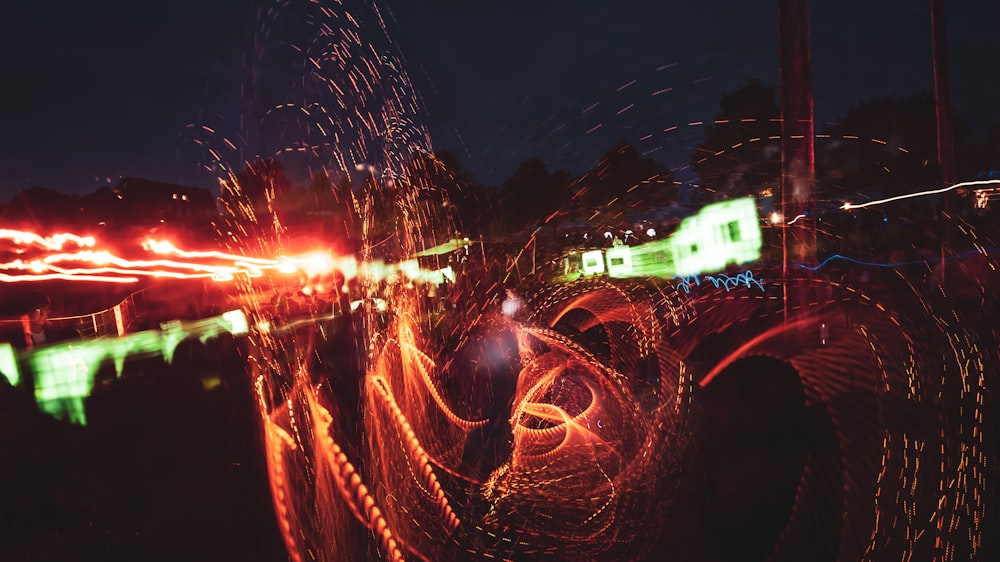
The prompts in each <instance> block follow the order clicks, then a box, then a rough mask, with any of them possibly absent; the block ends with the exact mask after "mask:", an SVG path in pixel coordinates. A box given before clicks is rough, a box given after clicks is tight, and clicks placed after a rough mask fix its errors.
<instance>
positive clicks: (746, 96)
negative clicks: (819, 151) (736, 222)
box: [691, 80, 781, 199]
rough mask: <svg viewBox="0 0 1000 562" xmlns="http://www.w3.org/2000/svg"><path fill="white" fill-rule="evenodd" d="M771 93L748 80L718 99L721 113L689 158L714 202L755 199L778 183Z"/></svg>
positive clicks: (778, 126)
mask: <svg viewBox="0 0 1000 562" xmlns="http://www.w3.org/2000/svg"><path fill="white" fill-rule="evenodd" d="M775 99H776V96H775V89H774V87H772V86H766V85H764V84H762V83H761V82H760V81H759V80H750V81H749V82H747V84H746V85H744V86H742V87H741V88H739V89H737V90H735V91H733V92H728V93H726V94H725V95H724V96H723V97H722V102H721V103H720V108H721V111H719V113H718V114H716V116H715V122H714V124H712V125H710V126H709V127H707V129H706V131H705V141H704V142H703V143H702V144H701V146H699V147H698V148H697V149H696V150H695V153H694V155H693V156H692V157H691V163H692V165H694V169H695V171H696V172H697V173H698V178H699V179H700V180H701V187H702V188H703V189H706V190H708V191H710V192H712V193H715V198H717V199H718V198H729V197H740V196H744V195H758V194H759V193H760V192H761V191H763V190H765V189H767V188H771V189H773V190H774V191H777V188H778V187H779V185H780V181H781V139H780V135H781V122H780V120H779V119H780V115H781V110H780V109H779V107H778V104H777V102H776V101H775Z"/></svg>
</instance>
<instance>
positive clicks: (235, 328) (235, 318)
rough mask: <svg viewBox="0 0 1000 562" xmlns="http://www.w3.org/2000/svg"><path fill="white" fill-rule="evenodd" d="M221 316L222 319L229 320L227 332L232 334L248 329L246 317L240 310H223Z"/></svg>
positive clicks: (235, 334)
mask: <svg viewBox="0 0 1000 562" xmlns="http://www.w3.org/2000/svg"><path fill="white" fill-rule="evenodd" d="M222 318H223V320H226V321H227V322H229V333H230V334H232V335H234V336H238V335H240V334H245V333H247V332H248V331H249V324H248V323H247V317H246V316H245V315H244V314H243V311H242V310H230V311H229V312H223V313H222Z"/></svg>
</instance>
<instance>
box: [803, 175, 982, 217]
mask: <svg viewBox="0 0 1000 562" xmlns="http://www.w3.org/2000/svg"><path fill="white" fill-rule="evenodd" d="M996 184H1000V180H976V181H963V182H960V183H956V184H954V185H950V186H948V187H942V188H940V189H929V190H927V191H918V192H916V193H907V194H906V195H896V196H895V197H888V198H886V199H878V200H876V201H869V202H867V203H861V204H860V205H855V204H854V203H851V202H849V201H848V202H845V203H844V204H843V205H841V206H840V210H842V211H849V210H851V209H863V208H865V207H871V206H872V205H881V204H882V203H891V202H893V201H899V200H901V199H912V198H914V197H922V196H924V195H935V194H937V193H946V192H948V191H953V190H955V189H960V188H962V187H970V186H973V185H996ZM789 224H791V223H789Z"/></svg>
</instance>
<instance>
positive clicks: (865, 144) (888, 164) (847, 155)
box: [816, 94, 977, 199]
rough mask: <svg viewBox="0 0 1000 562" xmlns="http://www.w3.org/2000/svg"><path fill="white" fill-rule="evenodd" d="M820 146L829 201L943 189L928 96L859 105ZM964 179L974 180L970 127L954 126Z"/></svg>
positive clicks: (821, 174) (819, 167) (822, 186)
mask: <svg viewBox="0 0 1000 562" xmlns="http://www.w3.org/2000/svg"><path fill="white" fill-rule="evenodd" d="M824 133H826V134H828V135H830V139H829V140H828V141H826V142H824V143H821V144H819V145H818V146H817V158H816V163H817V166H816V168H817V174H816V175H817V178H818V179H819V187H820V189H821V190H822V191H821V193H822V192H825V194H826V196H827V197H829V198H833V199H835V198H837V197H838V195H840V194H844V195H846V196H850V194H853V193H856V192H859V191H863V190H871V189H878V190H879V191H881V192H883V193H886V194H890V195H898V194H901V193H908V192H911V191H913V190H914V189H917V188H920V187H928V186H930V185H936V184H937V183H940V172H939V168H938V165H937V133H936V120H935V114H934V98H933V97H932V96H930V95H929V94H921V95H915V96H910V97H907V98H883V99H876V100H871V101H865V102H862V103H859V104H857V105H855V106H854V107H852V108H851V109H849V110H848V111H847V114H846V115H845V116H844V117H843V118H842V119H841V120H840V121H838V122H837V123H836V124H835V125H833V126H832V127H829V128H828V129H827V130H826V131H824ZM955 152H956V154H955V155H956V163H957V172H958V175H959V177H969V176H971V175H974V174H975V171H976V170H975V167H976V164H975V162H974V161H973V157H972V156H971V155H973V154H975V153H976V152H977V151H976V150H973V147H971V146H970V145H969V142H968V127H967V126H966V125H965V124H964V123H962V122H961V121H959V120H956V121H955Z"/></svg>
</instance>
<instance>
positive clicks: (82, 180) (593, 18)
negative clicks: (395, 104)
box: [0, 0, 1000, 202]
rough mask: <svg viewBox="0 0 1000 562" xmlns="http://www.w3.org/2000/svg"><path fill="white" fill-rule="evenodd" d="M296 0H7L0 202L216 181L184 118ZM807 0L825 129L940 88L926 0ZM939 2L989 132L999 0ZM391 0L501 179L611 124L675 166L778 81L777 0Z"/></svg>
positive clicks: (226, 95)
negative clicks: (706, 134) (731, 105)
mask: <svg viewBox="0 0 1000 562" xmlns="http://www.w3.org/2000/svg"><path fill="white" fill-rule="evenodd" d="M299 1H300V0H295V1H290V2H276V3H273V4H272V3H262V2H247V1H238V0H211V1H205V0H199V1H193V0H176V1H174V2H171V3H161V4H155V9H154V8H152V6H154V5H151V4H146V3H141V2H126V1H124V0H108V1H105V2H94V3H81V2H70V1H53V0H35V1H32V2H16V3H12V5H10V6H6V7H5V10H4V14H3V17H2V18H0V42H2V45H3V48H2V49H0V72H2V77H3V78H2V81H0V84H2V85H0V202H3V201H7V200H9V199H10V197H11V196H12V195H13V194H15V193H17V192H18V191H20V190H22V189H25V188H28V187H32V186H42V187H47V188H51V189H56V190H59V191H64V192H69V193H87V192H90V191H92V190H93V189H94V188H96V187H98V186H99V185H104V184H107V183H111V184H114V183H116V182H117V180H118V178H119V177H146V178H150V179H154V180H159V181H165V182H171V183H180V184H187V185H197V186H202V187H215V184H214V181H213V179H212V178H213V176H212V175H211V174H210V173H208V172H206V171H205V170H204V169H203V168H202V167H201V165H202V164H203V163H204V162H203V161H200V157H199V156H198V154H199V152H198V151H197V150H194V148H193V147H192V146H191V143H190V139H189V138H188V137H186V136H185V134H184V131H185V130H186V126H188V125H195V126H200V125H203V124H211V125H212V126H213V127H219V125H220V123H221V124H222V127H225V126H226V124H227V123H230V124H232V126H233V127H235V123H233V122H235V121H238V120H239V117H240V116H239V115H238V113H239V111H240V109H239V108H240V107H241V106H240V104H239V103H238V99H237V98H239V95H238V93H237V92H238V91H239V84H240V82H241V81H245V79H246V77H247V73H249V72H251V71H250V70H249V68H250V67H251V66H252V65H250V64H249V63H247V62H246V61H247V60H252V59H253V58H254V54H255V53H256V52H258V51H259V49H261V48H266V47H262V46H261V45H262V44H263V43H266V40H262V39H261V36H260V33H259V30H260V29H261V28H262V26H261V22H262V21H264V20H268V21H280V20H281V18H282V14H283V13H291V12H290V10H293V9H294V8H289V7H288V5H289V4H291V5H295V4H296V2H299ZM346 3H347V4H351V2H346ZM811 4H812V6H811V17H812V32H813V36H812V45H813V76H814V91H815V98H816V120H817V131H820V130H821V129H822V127H823V123H824V122H828V121H832V120H835V119H836V118H838V117H839V116H841V115H842V114H843V113H844V111H845V110H846V109H847V108H848V107H849V106H851V105H852V104H854V103H856V102H857V101H860V100H861V99H871V98H877V97H884V96H889V95H900V96H904V95H910V94H915V93H922V92H930V91H931V89H932V71H931V65H930V55H931V44H930V15H929V5H930V3H929V0H844V1H840V2H818V1H814V2H812V3H811ZM948 4H949V5H948V14H947V16H948V24H949V25H948V31H949V34H950V35H949V51H950V63H951V74H952V97H953V105H954V107H955V109H956V110H957V112H958V113H959V115H960V116H961V117H962V118H963V119H964V120H966V121H967V122H969V123H970V124H972V125H973V131H974V132H978V133H981V132H982V131H983V130H985V128H986V126H987V125H990V124H994V123H1000V104H997V103H996V102H995V99H996V98H997V94H996V92H997V87H998V86H1000V78H998V69H1000V45H998V44H997V41H996V38H995V29H996V25H997V22H1000V2H950V3H948ZM273 5H277V6H278V7H277V8H276V9H277V12H272V15H270V16H262V15H261V14H263V13H265V12H266V7H269V6H273ZM262 6H264V7H263V8H262ZM382 6H384V7H385V8H386V9H385V14H386V15H387V25H388V27H389V31H390V33H391V37H392V38H393V40H394V41H395V42H396V43H397V45H398V47H399V49H400V51H401V53H402V56H403V57H404V59H405V61H406V65H407V71H408V72H409V75H410V77H411V79H412V81H413V83H414V84H415V86H416V87H417V89H418V91H419V92H420V94H421V96H422V99H423V103H424V105H425V107H426V113H425V115H423V116H422V119H423V121H424V124H425V125H426V126H427V127H428V129H429V131H430V133H431V138H432V141H433V143H434V148H435V149H447V150H451V151H453V152H455V153H456V154H458V155H459V156H460V159H461V162H462V163H463V165H465V166H466V167H467V168H468V169H470V170H471V171H472V172H473V173H474V174H475V176H476V177H477V178H478V179H480V180H481V181H484V182H487V183H491V184H498V183H500V182H502V181H503V180H504V179H506V178H507V177H508V176H509V175H510V174H511V172H512V171H513V170H514V169H515V168H516V167H517V165H518V163H520V162H521V161H523V160H525V159H527V158H529V157H533V156H538V157H541V158H543V159H544V160H546V161H547V162H548V163H549V167H550V168H551V169H568V170H570V171H572V172H575V173H579V172H583V171H585V170H586V169H587V168H588V167H589V166H590V165H591V164H592V163H593V162H594V161H595V160H596V159H597V158H599V156H600V155H601V153H603V152H604V150H606V149H607V148H608V147H610V146H611V145H612V144H613V143H614V142H615V141H616V140H618V139H620V138H626V139H628V140H629V141H630V142H632V143H633V144H635V145H636V146H637V148H639V149H640V151H641V152H643V153H645V154H648V155H649V156H651V157H654V158H657V159H659V160H661V161H663V162H665V163H666V164H668V165H670V166H671V167H673V168H679V167H681V166H684V165H686V164H687V163H688V162H689V161H690V155H691V152H692V149H693V147H695V146H697V145H698V144H699V143H700V142H701V138H702V127H700V126H698V125H688V124H689V123H692V122H699V121H711V120H712V119H713V118H714V116H715V113H716V112H717V111H718V106H719V100H720V99H721V96H722V94H723V92H726V91H731V90H733V89H735V88H737V87H739V86H740V85H741V84H742V83H744V82H746V81H747V80H748V79H751V78H759V79H761V80H762V81H764V82H765V83H769V84H774V85H777V81H778V67H777V64H778V63H777V61H778V54H777V16H776V8H775V6H776V3H775V2H764V3H761V2H745V1H736V0H733V1H722V2H683V3H681V2H662V1H656V2H653V1H630V0H624V1H619V2H606V1H600V2H599V1H590V0H550V1H545V2H538V1H537V0H512V1H507V2H503V3H480V2H463V1H457V0H447V1H431V0H389V1H387V2H383V3H382ZM275 14H277V15H275ZM301 40H302V41H305V40H307V38H302V39H301ZM276 76H280V73H278V74H276ZM289 76H292V73H289ZM269 87H270V89H271V90H272V93H273V92H280V91H282V85H281V84H279V83H275V84H271V85H270V86H269ZM279 95H280V94H279ZM670 126H677V127H678V128H677V129H676V130H673V131H671V132H670V133H663V129H666V128H669V127H670ZM647 135H649V136H648V137H647ZM644 137H645V140H643V138H644ZM234 164H236V163H234ZM677 175H678V178H680V179H692V178H693V176H691V175H690V173H689V172H685V171H683V170H678V172H677Z"/></svg>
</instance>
